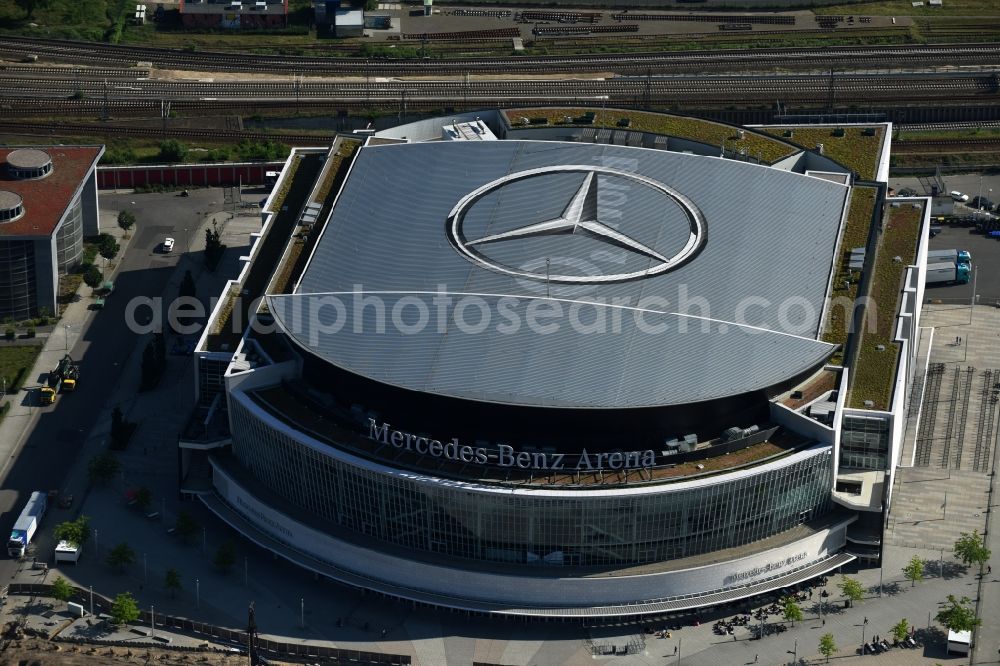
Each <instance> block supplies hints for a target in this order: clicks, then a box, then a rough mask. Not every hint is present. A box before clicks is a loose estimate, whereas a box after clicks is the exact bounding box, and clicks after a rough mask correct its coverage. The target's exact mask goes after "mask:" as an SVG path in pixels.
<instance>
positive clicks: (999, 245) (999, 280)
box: [924, 225, 1000, 303]
mask: <svg viewBox="0 0 1000 666" xmlns="http://www.w3.org/2000/svg"><path fill="white" fill-rule="evenodd" d="M929 247H930V249H931V250H951V249H955V250H968V251H969V253H970V254H971V255H972V268H973V270H974V272H975V278H976V279H975V282H976V284H975V288H976V293H977V294H978V295H979V302H980V303H995V302H998V301H1000V271H997V270H996V269H995V267H996V266H998V265H1000V241H997V240H995V239H992V238H989V237H987V236H984V235H982V234H977V233H974V231H973V230H971V229H969V228H968V227H957V226H947V225H946V226H943V227H942V229H941V233H939V234H938V235H937V236H935V237H934V238H932V239H931V240H930V245H929ZM972 288H973V285H972V283H971V282H970V283H969V284H959V285H927V290H926V291H925V292H924V300H932V299H934V300H943V301H945V302H946V303H950V302H957V301H958V300H961V301H964V302H965V303H969V302H970V301H971V299H972Z"/></svg>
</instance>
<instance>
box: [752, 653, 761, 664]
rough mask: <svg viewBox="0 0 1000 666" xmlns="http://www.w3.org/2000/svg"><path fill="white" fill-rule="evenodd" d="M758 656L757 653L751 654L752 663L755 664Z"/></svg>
mask: <svg viewBox="0 0 1000 666" xmlns="http://www.w3.org/2000/svg"><path fill="white" fill-rule="evenodd" d="M759 656H760V655H759V654H755V655H754V656H753V663H755V664H756V663H757V657H759Z"/></svg>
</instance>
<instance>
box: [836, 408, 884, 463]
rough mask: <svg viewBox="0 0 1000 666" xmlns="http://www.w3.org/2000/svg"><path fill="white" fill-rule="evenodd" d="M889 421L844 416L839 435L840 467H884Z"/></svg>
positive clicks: (877, 418) (878, 418)
mask: <svg viewBox="0 0 1000 666" xmlns="http://www.w3.org/2000/svg"><path fill="white" fill-rule="evenodd" d="M888 456H889V422H888V421H887V420H886V419H884V418H881V417H870V416H845V417H844V424H843V429H842V431H841V436H840V467H841V468H846V469H868V470H873V469H886V464H887V459H888Z"/></svg>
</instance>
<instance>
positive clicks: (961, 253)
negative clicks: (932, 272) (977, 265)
mask: <svg viewBox="0 0 1000 666" xmlns="http://www.w3.org/2000/svg"><path fill="white" fill-rule="evenodd" d="M942 261H954V262H956V263H961V264H971V263H972V255H971V254H970V253H969V251H968V250H928V251H927V263H928V264H937V263H940V262H942Z"/></svg>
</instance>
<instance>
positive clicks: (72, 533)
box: [52, 516, 92, 546]
mask: <svg viewBox="0 0 1000 666" xmlns="http://www.w3.org/2000/svg"><path fill="white" fill-rule="evenodd" d="M91 531H92V530H91V529H90V518H89V517H88V516H80V517H79V518H77V519H76V520H67V521H66V522H64V523H59V524H58V525H56V528H55V529H54V530H53V531H52V535H53V536H54V537H55V538H56V540H57V541H65V542H67V543H69V544H70V545H73V546H82V545H83V544H85V543H87V541H88V540H89V539H90V533H91Z"/></svg>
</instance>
